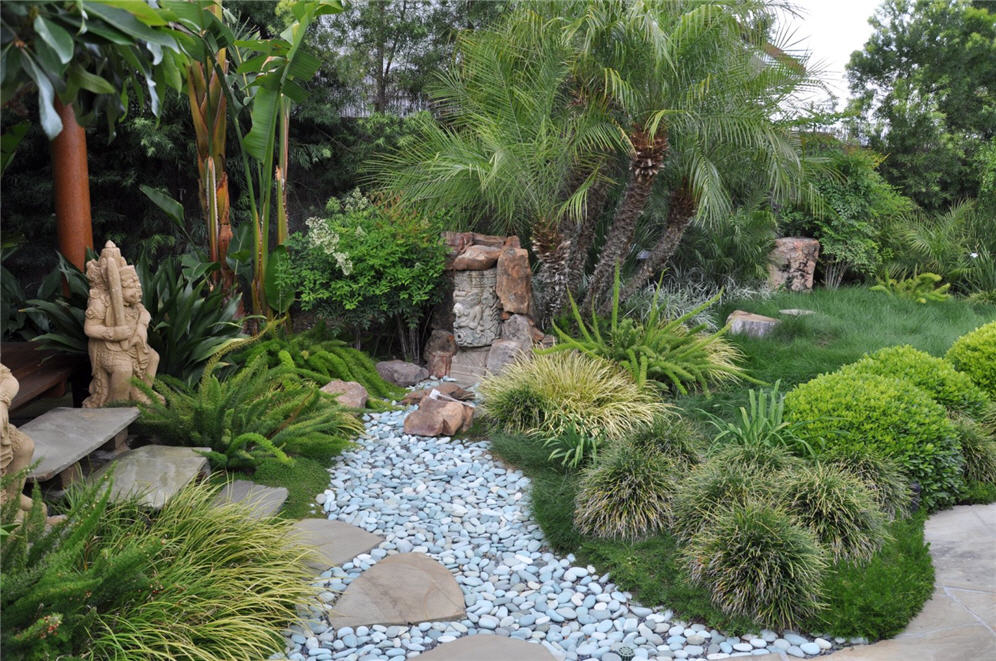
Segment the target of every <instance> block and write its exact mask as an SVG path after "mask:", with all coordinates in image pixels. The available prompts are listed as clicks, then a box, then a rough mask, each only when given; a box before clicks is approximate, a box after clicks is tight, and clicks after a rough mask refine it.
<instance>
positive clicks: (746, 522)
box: [682, 502, 827, 629]
mask: <svg viewBox="0 0 996 661" xmlns="http://www.w3.org/2000/svg"><path fill="white" fill-rule="evenodd" d="M682 556H683V558H684V560H685V563H686V566H687V567H688V571H689V574H690V575H691V578H692V580H693V581H696V582H698V583H701V584H703V585H705V586H706V587H707V588H708V589H709V592H710V594H711V596H712V601H713V603H714V604H716V606H718V607H719V608H720V609H721V610H722V611H723V612H724V613H727V614H729V615H743V616H747V617H750V618H753V619H755V620H757V621H758V622H760V623H761V624H763V625H765V626H769V627H772V628H778V629H781V628H787V627H793V626H796V625H797V624H798V623H799V622H801V621H802V620H803V619H805V618H807V617H810V616H811V615H813V614H814V613H815V612H816V611H817V610H818V609H819V607H820V605H821V604H820V596H821V595H820V586H821V583H822V577H823V572H824V570H825V569H826V567H827V560H826V554H825V552H824V551H823V549H822V548H821V547H820V545H819V543H818V542H817V540H816V536H815V535H814V534H813V533H812V531H810V530H808V529H807V528H805V527H803V526H800V525H799V524H797V523H795V522H794V521H793V520H792V517H791V516H790V515H789V514H787V513H786V512H783V511H781V510H779V509H777V508H774V507H772V506H770V505H769V504H766V503H758V502H748V503H746V504H742V503H737V504H734V505H732V506H730V507H728V508H724V509H722V510H720V511H718V512H716V513H715V515H714V516H713V517H711V518H710V521H709V524H708V525H707V526H704V527H703V528H702V529H701V530H699V531H698V532H696V533H695V535H693V536H692V538H691V540H690V541H689V543H688V544H687V545H686V546H685V548H684V549H683V550H682Z"/></svg>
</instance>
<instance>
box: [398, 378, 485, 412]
mask: <svg viewBox="0 0 996 661" xmlns="http://www.w3.org/2000/svg"><path fill="white" fill-rule="evenodd" d="M433 390H435V391H437V392H439V394H441V395H445V396H446V397H452V398H453V399H459V400H460V401H462V402H469V401H470V400H472V399H474V393H472V392H470V391H469V390H464V389H463V388H461V387H460V386H459V385H457V384H456V383H453V382H451V381H448V382H446V383H440V384H439V385H438V386H432V387H430V388H423V389H422V390H416V391H414V392H410V393H408V394H407V395H405V397H404V399H402V400H401V403H402V404H407V405H408V406H411V405H412V404H418V403H419V402H421V401H422V400H423V399H424V398H425V397H428V396H429V394H430V393H431V392H432V391H433Z"/></svg>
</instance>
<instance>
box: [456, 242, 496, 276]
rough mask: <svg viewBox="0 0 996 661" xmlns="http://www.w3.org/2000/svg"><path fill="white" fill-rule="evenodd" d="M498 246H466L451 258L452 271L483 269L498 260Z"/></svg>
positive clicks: (491, 265)
mask: <svg viewBox="0 0 996 661" xmlns="http://www.w3.org/2000/svg"><path fill="white" fill-rule="evenodd" d="M500 254H501V249H500V248H493V247H491V246H467V247H466V248H465V249H464V251H463V252H462V253H460V254H459V255H457V257H456V259H454V260H453V266H452V268H453V270H454V271H485V270H487V269H489V268H491V267H493V266H494V265H495V264H496V263H497V262H498V256H499V255H500Z"/></svg>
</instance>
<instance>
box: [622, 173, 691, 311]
mask: <svg viewBox="0 0 996 661" xmlns="http://www.w3.org/2000/svg"><path fill="white" fill-rule="evenodd" d="M694 217H695V199H694V198H693V197H692V192H691V190H689V188H688V182H687V181H686V182H682V184H681V186H679V187H678V188H677V189H675V190H674V192H672V193H671V200H670V202H669V204H668V210H667V227H665V228H664V233H663V234H662V235H661V238H660V239H658V241H657V244H656V245H655V246H654V248H653V250H651V251H650V256H649V257H648V258H647V259H646V260H644V262H643V265H642V266H640V269H639V270H638V271H637V272H636V275H634V276H633V277H632V278H630V279H629V281H628V282H627V283H626V285H625V286H624V287H623V289H622V292H621V293H620V295H619V296H620V298H621V299H625V298H626V297H628V296H631V295H632V294H634V293H636V291H637V290H639V289H640V288H641V287H643V286H644V285H645V284H646V283H647V281H648V280H650V278H652V277H653V276H654V274H656V273H657V272H658V271H659V270H660V268H661V267H662V266H663V265H664V264H666V263H667V260H669V259H671V256H672V255H673V254H674V252H675V250H677V248H678V244H679V243H681V237H682V236H684V234H685V229H687V228H688V225H689V224H690V223H691V222H692V218H694Z"/></svg>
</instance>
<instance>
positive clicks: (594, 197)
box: [567, 181, 608, 298]
mask: <svg viewBox="0 0 996 661" xmlns="http://www.w3.org/2000/svg"><path fill="white" fill-rule="evenodd" d="M606 197H608V183H607V182H605V181H599V182H598V183H596V184H595V185H594V186H593V187H592V188H591V191H590V192H589V193H588V204H587V205H586V208H585V212H584V216H583V217H582V218H581V220H580V221H579V222H578V224H577V227H576V228H575V230H574V240H573V241H572V245H571V255H570V258H569V260H568V263H567V289H568V291H569V292H570V293H571V295H572V296H574V297H575V298H577V295H578V288H580V286H581V278H582V277H583V276H584V267H585V265H586V264H587V263H588V251H589V250H591V242H592V240H593V239H594V238H595V225H596V224H597V223H598V218H599V216H601V214H602V208H603V207H604V206H605V199H606Z"/></svg>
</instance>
